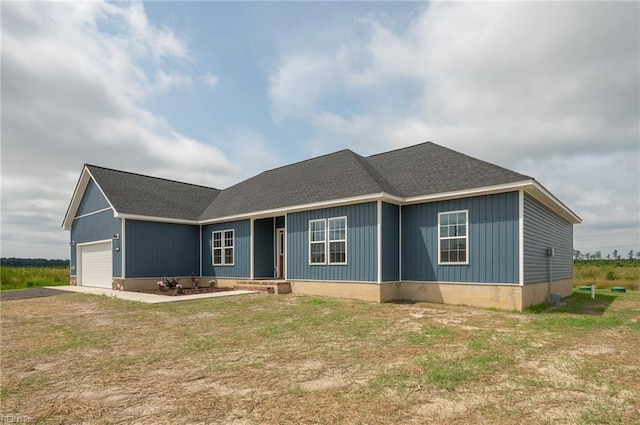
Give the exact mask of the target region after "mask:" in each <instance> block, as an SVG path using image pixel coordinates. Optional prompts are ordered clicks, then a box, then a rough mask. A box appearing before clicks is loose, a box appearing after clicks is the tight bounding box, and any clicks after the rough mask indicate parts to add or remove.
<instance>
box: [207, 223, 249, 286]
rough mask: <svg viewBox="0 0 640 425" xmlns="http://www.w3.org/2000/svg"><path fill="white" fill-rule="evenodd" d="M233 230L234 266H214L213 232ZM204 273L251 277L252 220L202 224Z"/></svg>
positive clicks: (218, 275) (219, 275)
mask: <svg viewBox="0 0 640 425" xmlns="http://www.w3.org/2000/svg"><path fill="white" fill-rule="evenodd" d="M218 230H233V231H234V232H233V233H234V252H233V256H234V258H233V266H214V265H213V253H212V245H211V243H212V242H211V238H212V236H211V233H212V232H214V231H218ZM202 275H203V276H215V277H231V278H242V279H249V278H250V277H251V220H239V221H230V222H225V223H216V224H209V225H206V226H202Z"/></svg>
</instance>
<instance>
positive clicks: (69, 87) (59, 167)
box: [2, 2, 241, 257]
mask: <svg viewBox="0 0 640 425" xmlns="http://www.w3.org/2000/svg"><path fill="white" fill-rule="evenodd" d="M191 61H192V59H191V57H190V53H189V49H188V47H187V46H186V44H185V42H184V41H183V40H181V39H180V38H179V37H178V36H176V35H175V34H174V33H173V32H172V31H171V30H170V29H168V28H159V27H156V26H154V25H152V24H151V23H149V21H148V19H147V17H146V14H145V11H144V7H143V5H142V4H141V3H101V2H82V3H78V2H70V3H19V2H4V3H3V4H2V103H3V107H2V252H3V255H5V256H6V255H11V256H35V255H37V256H49V257H68V253H67V249H66V248H65V245H66V243H65V241H66V239H67V237H68V235H67V234H66V233H65V232H63V231H61V230H59V229H60V224H61V222H62V218H63V215H64V212H65V211H66V207H67V203H68V201H69V198H70V197H71V194H72V192H73V189H74V187H75V184H76V181H77V178H78V176H79V172H80V170H81V167H82V164H83V163H85V162H86V163H93V164H97V165H102V166H107V167H112V168H117V169H124V170H129V171H134V172H140V173H148V174H152V175H158V176H162V177H167V178H173V179H178V180H181V181H190V182H194V183H198V184H208V185H212V186H217V187H224V186H226V185H228V184H230V183H231V182H233V181H235V180H237V178H238V176H239V175H240V172H241V170H240V169H239V168H237V167H236V166H235V165H233V163H232V162H231V161H230V160H229V159H228V158H227V157H226V156H225V154H224V153H223V152H221V151H220V150H219V149H217V148H215V147H213V146H211V145H207V144H204V143H201V142H199V141H197V140H193V139H191V138H189V137H187V136H185V135H182V134H180V133H178V132H176V131H175V130H174V129H172V128H171V126H170V125H168V124H167V122H166V121H165V120H164V119H163V118H162V117H160V116H158V115H155V114H154V113H152V112H150V110H149V109H147V108H146V107H145V102H147V101H148V100H150V99H153V98H154V97H155V96H157V95H159V94H161V93H163V92H166V91H168V90H173V89H176V88H180V87H184V86H186V85H189V84H191V78H190V77H189V75H188V74H184V73H183V72H181V69H184V68H186V67H188V66H189V64H190V63H191Z"/></svg>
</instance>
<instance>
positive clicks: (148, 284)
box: [71, 276, 573, 311]
mask: <svg viewBox="0 0 640 425" xmlns="http://www.w3.org/2000/svg"><path fill="white" fill-rule="evenodd" d="M74 278H75V276H72V278H71V280H72V285H73V284H75V283H76V282H75V279H74ZM177 279H179V280H180V283H182V285H183V286H184V287H185V288H190V287H192V285H193V282H192V281H191V278H190V277H189V276H184V277H180V278H177ZM159 280H162V278H147V279H120V278H114V279H113V289H114V290H120V291H144V290H153V289H156V288H157V287H158V284H157V282H158V281H159ZM198 280H199V283H200V287H209V286H214V287H219V288H233V287H236V286H238V285H239V284H244V285H247V284H251V283H254V282H255V284H256V285H260V282H261V281H260V280H254V281H251V280H248V279H242V278H216V277H211V276H202V277H200V278H198ZM269 282H271V281H269ZM274 282H275V281H274ZM287 282H288V284H290V287H291V289H290V291H291V292H292V293H294V294H303V295H318V296H327V297H336V298H351V299H358V300H363V301H369V302H377V303H380V302H387V301H394V300H406V301H427V302H436V303H443V304H464V305H470V306H475V307H482V308H488V307H493V308H498V309H501V310H517V311H522V310H524V309H525V308H527V307H529V306H530V305H534V304H539V303H542V302H545V301H549V293H553V294H560V295H561V296H562V297H566V296H568V295H570V294H571V292H572V290H573V288H572V284H573V281H572V279H564V280H556V281H554V282H553V283H552V285H551V289H550V290H549V283H548V282H539V283H532V284H527V285H524V286H520V285H516V284H490V283H465V284H463V283H442V282H385V283H381V284H379V283H374V282H371V283H366V282H325V281H305V280H288V281H287ZM283 283H286V282H283ZM273 292H274V293H288V292H289V288H288V285H287V288H286V290H285V288H284V286H283V290H282V291H280V289H279V287H278V289H277V290H274V291H273Z"/></svg>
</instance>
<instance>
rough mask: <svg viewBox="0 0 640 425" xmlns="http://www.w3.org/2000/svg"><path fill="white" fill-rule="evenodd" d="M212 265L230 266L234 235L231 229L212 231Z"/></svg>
mask: <svg viewBox="0 0 640 425" xmlns="http://www.w3.org/2000/svg"><path fill="white" fill-rule="evenodd" d="M211 240H212V248H213V265H214V266H232V265H233V256H234V255H233V254H234V237H233V229H232V230H217V231H215V232H213V233H212V236H211Z"/></svg>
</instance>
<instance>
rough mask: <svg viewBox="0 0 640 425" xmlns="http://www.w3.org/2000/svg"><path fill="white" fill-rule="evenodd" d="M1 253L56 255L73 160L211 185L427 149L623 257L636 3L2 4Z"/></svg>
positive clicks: (639, 15)
mask: <svg viewBox="0 0 640 425" xmlns="http://www.w3.org/2000/svg"><path fill="white" fill-rule="evenodd" d="M0 8H1V10H0V11H1V24H2V25H1V27H2V28H1V37H2V38H1V59H2V62H1V69H0V72H1V87H0V88H1V102H2V116H1V119H2V121H1V123H0V127H1V154H2V158H1V169H0V171H1V173H0V177H1V188H2V190H1V228H0V231H1V251H0V255H1V256H3V257H39V258H63V259H65V258H69V244H68V240H69V235H68V232H66V231H63V230H61V225H62V220H63V218H64V215H65V213H66V210H67V206H68V204H69V202H70V199H71V196H72V194H73V191H74V188H75V186H76V183H77V181H78V178H79V175H80V172H81V170H82V166H83V164H84V163H89V164H94V165H100V166H104V167H109V168H115V169H120V170H125V171H131V172H136V173H141V174H148V175H153V176H158V177H165V178H169V179H174V180H179V181H185V182H190V183H196V184H201V185H207V186H212V187H216V188H220V189H224V188H226V187H228V186H230V185H232V184H234V183H237V182H239V181H241V180H243V179H245V178H248V177H251V176H253V175H255V174H258V173H260V172H262V171H264V170H267V169H271V168H274V167H278V166H281V165H286V164H289V163H292V162H296V161H301V160H304V159H308V158H311V157H314V156H317V155H321V154H325V153H330V152H335V151H338V150H341V149H345V148H347V149H351V150H353V151H355V152H357V153H359V154H361V155H364V156H366V155H371V154H375V153H380V152H385V151H388V150H392V149H396V148H400V147H404V146H410V145H415V144H418V143H422V142H426V141H432V142H434V143H437V144H440V145H443V146H446V147H448V148H451V149H454V150H457V151H460V152H463V153H465V154H468V155H471V156H474V157H476V158H479V159H482V160H485V161H489V162H493V163H495V164H498V165H500V166H503V167H506V168H509V169H511V170H514V171H517V172H520V173H523V174H526V175H529V176H532V177H534V178H535V179H536V180H537V181H539V182H540V183H541V184H542V185H544V186H545V187H546V188H547V189H548V190H550V191H551V192H552V193H553V194H555V195H556V196H557V197H558V198H559V199H560V200H562V202H563V203H565V204H566V205H567V206H568V207H569V208H571V209H572V210H573V211H574V212H575V213H576V214H578V215H579V216H580V217H581V218H582V220H583V223H582V224H579V225H576V226H575V227H574V248H575V249H578V250H580V251H582V252H583V253H584V252H591V253H593V252H595V251H601V252H602V255H603V256H606V254H608V253H610V252H611V251H613V250H614V249H617V250H618V251H619V252H620V253H621V254H623V255H626V253H628V252H629V250H634V251H638V250H640V3H638V2H621V3H614V2H553V3H551V2H527V3H522V2H510V3H503V2H498V3H478V2H463V3H453V2H448V3H441V2H437V3H426V2H373V3H369V2H313V3H310V2H297V3H293V2H247V3H244V2H149V3H139V2H132V3H121V2H117V3H114V2H99V1H95V2H57V3H49V2H34V3H24V2H1V3H0Z"/></svg>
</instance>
